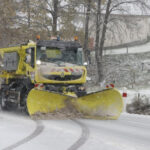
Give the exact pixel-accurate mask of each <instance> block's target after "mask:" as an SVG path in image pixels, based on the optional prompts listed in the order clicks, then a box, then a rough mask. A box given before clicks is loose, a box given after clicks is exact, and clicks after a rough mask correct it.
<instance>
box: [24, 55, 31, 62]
mask: <svg viewBox="0 0 150 150" xmlns="http://www.w3.org/2000/svg"><path fill="white" fill-rule="evenodd" d="M25 62H26V63H28V64H30V63H31V55H27V56H26V60H25Z"/></svg>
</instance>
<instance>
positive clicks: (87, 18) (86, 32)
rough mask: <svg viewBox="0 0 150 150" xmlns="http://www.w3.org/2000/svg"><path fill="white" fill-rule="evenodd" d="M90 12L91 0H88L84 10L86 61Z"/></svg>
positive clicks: (86, 58)
mask: <svg viewBox="0 0 150 150" xmlns="http://www.w3.org/2000/svg"><path fill="white" fill-rule="evenodd" d="M90 12H91V0H88V3H87V11H86V20H85V37H84V47H83V50H84V56H85V61H86V62H87V61H88V55H89V52H88V39H89V20H90Z"/></svg>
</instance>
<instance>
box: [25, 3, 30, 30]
mask: <svg viewBox="0 0 150 150" xmlns="http://www.w3.org/2000/svg"><path fill="white" fill-rule="evenodd" d="M26 5H27V14H28V28H30V26H31V15H30V0H26Z"/></svg>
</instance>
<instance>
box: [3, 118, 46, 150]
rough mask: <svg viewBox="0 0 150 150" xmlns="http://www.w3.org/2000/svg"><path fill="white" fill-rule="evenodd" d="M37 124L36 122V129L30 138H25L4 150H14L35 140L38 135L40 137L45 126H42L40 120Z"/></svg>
mask: <svg viewBox="0 0 150 150" xmlns="http://www.w3.org/2000/svg"><path fill="white" fill-rule="evenodd" d="M35 122H36V129H35V130H34V131H33V132H32V133H31V134H30V135H29V136H27V137H25V138H24V139H22V140H20V141H18V142H16V143H15V144H12V145H10V146H8V147H6V148H4V149H2V150H13V149H14V148H17V147H19V146H21V145H23V144H25V143H27V142H29V141H31V140H32V139H34V138H35V137H37V136H38V135H40V134H41V132H42V131H43V129H44V126H43V125H42V123H41V122H40V121H39V120H36V121H35Z"/></svg>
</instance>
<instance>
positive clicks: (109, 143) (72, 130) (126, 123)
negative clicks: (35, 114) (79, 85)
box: [0, 112, 150, 150]
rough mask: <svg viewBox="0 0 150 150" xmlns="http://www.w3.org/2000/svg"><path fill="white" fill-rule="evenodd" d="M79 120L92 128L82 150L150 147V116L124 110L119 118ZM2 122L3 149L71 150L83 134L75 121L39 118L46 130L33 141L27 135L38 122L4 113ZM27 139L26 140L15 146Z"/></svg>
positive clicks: (141, 149)
mask: <svg viewBox="0 0 150 150" xmlns="http://www.w3.org/2000/svg"><path fill="white" fill-rule="evenodd" d="M79 121H80V122H81V123H82V124H84V125H85V126H86V127H87V128H88V130H89V135H88V136H87V139H86V142H85V143H84V144H83V145H81V146H80V148H79V150H99V149H101V150H114V149H115V150H149V146H150V143H149V139H150V134H149V133H150V126H149V124H150V116H143V115H130V114H127V113H123V114H122V115H121V117H120V118H119V119H118V120H90V119H80V120H79ZM0 122H1V123H0V133H1V134H0V149H1V150H10V149H12V148H14V149H15V150H27V149H28V150H33V149H36V150H41V149H43V150H48V149H55V150H59V149H61V150H67V149H69V148H70V147H71V146H72V145H73V144H74V143H75V142H76V141H77V140H78V139H79V138H80V137H81V127H80V126H79V125H78V124H76V123H75V122H74V121H72V120H41V121H38V122H40V126H41V127H43V129H42V130H41V131H40V132H39V134H37V135H36V136H35V137H34V138H30V139H29V140H27V137H29V136H30V135H32V134H33V132H34V131H35V129H36V126H37V125H36V122H35V121H33V120H31V119H30V118H28V117H26V116H20V115H16V114H11V113H3V112H0ZM82 132H83V131H82ZM23 139H25V140H26V141H25V140H24V142H23V143H22V144H20V145H19V144H18V145H19V146H18V147H13V145H15V144H16V143H19V141H21V140H23ZM20 143H21V142H20Z"/></svg>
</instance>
